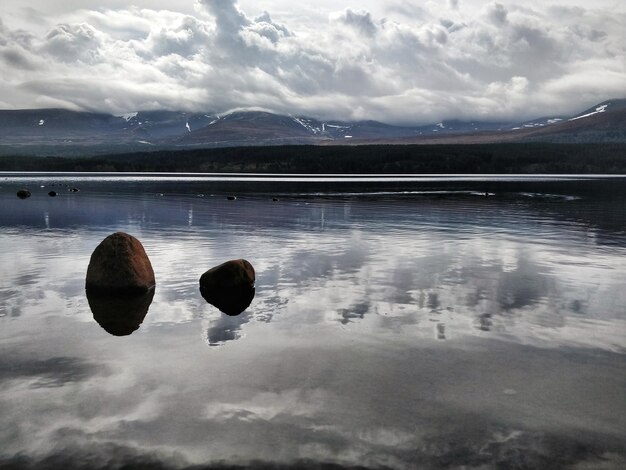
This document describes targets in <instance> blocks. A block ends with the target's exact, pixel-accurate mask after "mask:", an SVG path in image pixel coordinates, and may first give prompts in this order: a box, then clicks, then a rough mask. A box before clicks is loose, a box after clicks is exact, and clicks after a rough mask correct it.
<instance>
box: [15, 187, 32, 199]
mask: <svg viewBox="0 0 626 470" xmlns="http://www.w3.org/2000/svg"><path fill="white" fill-rule="evenodd" d="M17 197H19V198H20V199H26V198H29V197H30V191H29V190H28V189H20V190H19V191H18V192H17Z"/></svg>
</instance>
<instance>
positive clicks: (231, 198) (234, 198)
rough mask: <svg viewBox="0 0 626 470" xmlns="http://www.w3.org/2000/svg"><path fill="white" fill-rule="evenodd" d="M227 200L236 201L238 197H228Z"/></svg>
mask: <svg viewBox="0 0 626 470" xmlns="http://www.w3.org/2000/svg"><path fill="white" fill-rule="evenodd" d="M226 199H228V200H229V201H234V200H236V199H237V196H226Z"/></svg>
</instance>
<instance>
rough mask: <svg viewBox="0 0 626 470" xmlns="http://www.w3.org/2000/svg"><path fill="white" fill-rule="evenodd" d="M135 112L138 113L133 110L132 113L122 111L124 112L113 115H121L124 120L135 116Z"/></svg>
mask: <svg viewBox="0 0 626 470" xmlns="http://www.w3.org/2000/svg"><path fill="white" fill-rule="evenodd" d="M137 114H139V113H138V112H136V111H135V112H134V113H124V114H117V115H115V117H121V118H122V119H124V120H125V121H126V122H128V121H130V120H131V119H132V118H134V117H137Z"/></svg>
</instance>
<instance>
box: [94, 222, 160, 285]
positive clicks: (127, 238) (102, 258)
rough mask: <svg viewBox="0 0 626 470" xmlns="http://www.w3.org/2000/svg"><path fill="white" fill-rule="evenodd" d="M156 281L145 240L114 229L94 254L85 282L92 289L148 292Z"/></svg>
mask: <svg viewBox="0 0 626 470" xmlns="http://www.w3.org/2000/svg"><path fill="white" fill-rule="evenodd" d="M154 285H155V280H154V270H153V269H152V265H151V264H150V259H148V255H147V254H146V251H145V250H144V248H143V245H142V244H141V242H140V241H139V240H137V239H136V238H135V237H133V236H132V235H128V234H127V233H124V232H117V233H113V234H111V235H109V236H108V237H106V238H105V239H104V240H102V242H101V243H100V244H99V245H98V246H97V247H96V249H95V250H94V251H93V253H92V254H91V259H90V260H89V267H88V268H87V279H86V282H85V288H86V289H87V290H88V291H89V292H91V293H101V294H115V295H137V294H145V293H146V292H148V291H149V290H150V289H152V288H153V287H154Z"/></svg>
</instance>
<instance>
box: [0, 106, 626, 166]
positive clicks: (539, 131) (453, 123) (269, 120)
mask: <svg viewBox="0 0 626 470" xmlns="http://www.w3.org/2000/svg"><path fill="white" fill-rule="evenodd" d="M502 142H551V143H594V142H598V143H603V142H626V99H613V100H609V101H605V102H603V103H599V104H597V105H596V106H593V107H591V108H589V109H586V110H583V111H581V112H580V113H577V114H575V115H573V116H545V117H540V118H537V119H533V120H529V121H524V122H486V121H461V120H449V121H442V122H437V123H433V124H429V125H420V126H394V125H389V124H384V123H381V122H377V121H358V122H346V121H338V120H329V121H322V120H319V119H313V118H309V117H302V116H286V115H278V114H273V113H269V112H262V111H237V112H232V113H227V114H215V113H189V112H176V111H139V112H132V113H127V114H123V115H111V114H104V113H94V112H81V111H70V110H65V109H25V110H0V153H3V154H9V153H11V154H47V155H55V154H57V155H58V154H90V153H92V154H98V153H112V152H118V151H123V152H128V151H134V150H142V151H145V150H157V149H185V148H215V147H234V146H267V145H293V144H312V145H339V144H347V145H357V144H420V143H422V144H437V143H441V144H472V143H502Z"/></svg>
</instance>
